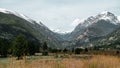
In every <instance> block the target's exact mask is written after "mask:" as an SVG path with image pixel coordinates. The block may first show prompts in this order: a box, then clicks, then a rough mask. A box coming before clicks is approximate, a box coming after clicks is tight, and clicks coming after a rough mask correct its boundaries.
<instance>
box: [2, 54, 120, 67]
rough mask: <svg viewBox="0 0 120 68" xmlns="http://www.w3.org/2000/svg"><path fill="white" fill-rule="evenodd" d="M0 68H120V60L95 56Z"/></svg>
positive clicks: (19, 63) (20, 62)
mask: <svg viewBox="0 0 120 68" xmlns="http://www.w3.org/2000/svg"><path fill="white" fill-rule="evenodd" d="M0 68H120V58H119V57H115V56H103V55H97V56H94V57H93V58H91V59H81V58H79V59H78V58H64V59H62V58H60V59H56V58H52V59H50V58H49V59H39V60H36V61H33V62H26V61H25V60H19V61H18V60H13V59H12V61H11V63H10V64H9V65H7V66H3V65H0Z"/></svg>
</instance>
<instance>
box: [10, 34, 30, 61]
mask: <svg viewBox="0 0 120 68" xmlns="http://www.w3.org/2000/svg"><path fill="white" fill-rule="evenodd" d="M12 45H13V47H12V53H13V55H14V56H16V57H18V60H19V59H22V56H24V55H27V53H28V41H27V40H26V39H25V37H24V36H23V35H19V36H17V37H16V38H15V40H14V41H13V43H12Z"/></svg>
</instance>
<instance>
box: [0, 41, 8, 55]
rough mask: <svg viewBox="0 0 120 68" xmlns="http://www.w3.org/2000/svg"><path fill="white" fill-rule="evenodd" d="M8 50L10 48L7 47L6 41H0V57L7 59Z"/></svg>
mask: <svg viewBox="0 0 120 68" xmlns="http://www.w3.org/2000/svg"><path fill="white" fill-rule="evenodd" d="M9 48H10V47H9V45H8V42H7V40H5V39H0V55H1V57H7V54H8V50H9Z"/></svg>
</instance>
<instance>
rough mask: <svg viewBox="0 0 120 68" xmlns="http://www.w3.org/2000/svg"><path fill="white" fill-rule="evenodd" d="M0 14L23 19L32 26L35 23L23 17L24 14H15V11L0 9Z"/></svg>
mask: <svg viewBox="0 0 120 68" xmlns="http://www.w3.org/2000/svg"><path fill="white" fill-rule="evenodd" d="M0 12H2V13H5V14H13V15H15V16H18V17H20V18H23V19H25V20H27V21H29V22H30V23H33V24H34V22H35V21H34V20H32V19H30V18H29V17H27V16H25V15H24V14H20V13H17V12H15V11H11V10H7V9H3V8H0Z"/></svg>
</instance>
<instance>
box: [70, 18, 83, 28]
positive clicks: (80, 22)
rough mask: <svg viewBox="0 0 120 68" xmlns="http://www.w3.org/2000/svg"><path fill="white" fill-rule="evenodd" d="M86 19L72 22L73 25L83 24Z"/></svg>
mask: <svg viewBox="0 0 120 68" xmlns="http://www.w3.org/2000/svg"><path fill="white" fill-rule="evenodd" d="M84 21H85V19H75V20H74V21H73V22H72V23H71V25H72V26H77V25H78V24H83V23H84Z"/></svg>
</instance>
